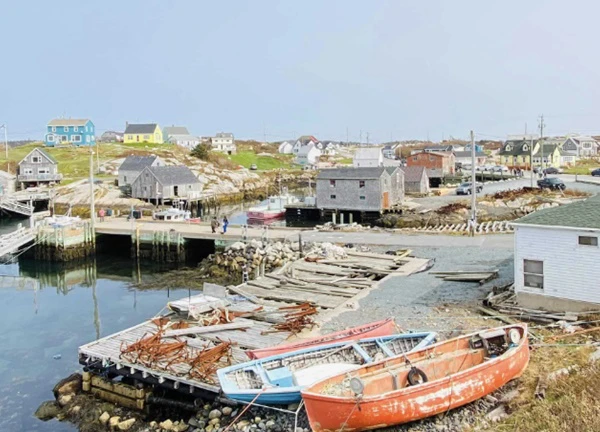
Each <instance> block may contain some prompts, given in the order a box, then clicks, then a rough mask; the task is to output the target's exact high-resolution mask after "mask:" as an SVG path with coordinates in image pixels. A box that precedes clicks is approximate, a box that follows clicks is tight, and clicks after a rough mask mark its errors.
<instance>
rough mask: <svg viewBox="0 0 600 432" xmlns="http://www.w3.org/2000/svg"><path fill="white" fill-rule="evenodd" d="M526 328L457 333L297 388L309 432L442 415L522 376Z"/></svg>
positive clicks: (379, 425) (378, 425)
mask: <svg viewBox="0 0 600 432" xmlns="http://www.w3.org/2000/svg"><path fill="white" fill-rule="evenodd" d="M528 362H529V344H528V341H527V326H526V325H525V324H518V325H511V326H505V327H498V328H495V329H491V330H487V331H483V332H479V333H473V334H470V335H466V336H461V337H458V338H455V339H450V340H448V341H443V342H439V343H437V344H434V345H431V346H429V347H426V348H423V349H420V350H416V351H413V352H412V353H409V354H406V355H400V356H398V357H395V358H392V359H386V360H383V361H381V362H377V363H374V364H370V365H366V366H362V367H361V368H359V369H356V370H354V371H351V372H347V373H344V371H341V372H340V373H339V374H338V375H336V376H333V377H330V378H328V379H325V380H322V381H320V382H318V383H316V384H314V385H312V386H310V387H307V388H305V389H304V390H303V391H302V397H303V398H304V403H305V405H306V412H307V414H308V419H309V422H310V426H311V428H312V430H313V431H314V432H334V431H337V432H341V431H353V432H354V431H362V430H370V429H379V428H383V427H387V426H393V425H397V424H401V423H407V422H411V421H414V420H419V419H423V418H425V417H430V416H433V415H436V414H439V413H443V412H447V411H448V410H450V409H453V408H457V407H459V406H462V405H465V404H467V403H469V402H473V401H475V400H477V399H479V398H481V397H484V396H485V395H487V394H489V393H491V392H493V391H494V390H497V389H498V388H500V387H502V386H503V385H505V384H506V383H507V382H509V381H510V380H512V379H514V378H518V377H519V376H521V374H522V373H523V371H524V370H525V368H526V367H527V364H528Z"/></svg>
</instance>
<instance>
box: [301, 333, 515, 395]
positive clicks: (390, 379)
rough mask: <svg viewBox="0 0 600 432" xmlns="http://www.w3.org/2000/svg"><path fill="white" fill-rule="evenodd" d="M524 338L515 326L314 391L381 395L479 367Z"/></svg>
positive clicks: (382, 365)
mask: <svg viewBox="0 0 600 432" xmlns="http://www.w3.org/2000/svg"><path fill="white" fill-rule="evenodd" d="M515 332H516V333H515ZM522 337H523V332H522V329H520V328H516V327H515V328H507V329H497V330H493V331H486V332H481V333H479V334H477V335H475V336H473V337H470V338H457V339H454V340H451V341H448V342H446V343H440V344H437V346H433V347H432V348H431V349H424V350H421V351H419V352H416V353H412V354H409V355H408V356H406V357H404V356H402V357H399V358H395V359H390V361H389V362H383V363H380V364H375V365H373V366H372V367H366V368H362V369H361V370H360V372H359V373H348V374H346V375H339V376H336V377H334V378H332V379H330V380H327V381H325V382H323V383H320V384H317V385H316V386H315V387H316V388H313V389H311V391H313V392H317V393H321V394H326V395H330V396H338V397H356V396H361V397H369V396H374V395H381V394H383V393H388V392H392V391H395V390H399V389H403V388H408V387H410V386H414V385H419V384H422V383H424V382H427V381H433V380H437V379H442V378H445V377H447V376H449V375H453V374H456V373H459V372H462V371H465V370H468V369H470V368H473V367H475V366H478V365H480V364H482V363H484V362H486V361H488V360H490V359H493V358H495V357H498V356H500V355H502V354H504V353H505V352H506V351H508V350H509V349H511V348H514V347H516V346H517V345H518V344H519V341H520V340H521V338H522ZM392 362H393V363H392Z"/></svg>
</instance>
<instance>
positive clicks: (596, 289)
mask: <svg viewBox="0 0 600 432" xmlns="http://www.w3.org/2000/svg"><path fill="white" fill-rule="evenodd" d="M579 236H597V237H600V231H585V230H568V229H560V228H555V227H552V228H535V227H525V226H518V227H515V292H516V293H517V294H518V293H528V294H536V295H544V296H548V297H557V298H562V299H568V300H575V301H583V302H590V303H600V265H599V263H600V247H598V246H582V245H579ZM525 259H531V260H536V261H543V262H544V289H536V288H526V287H525V286H524V281H523V279H524V278H523V260H525Z"/></svg>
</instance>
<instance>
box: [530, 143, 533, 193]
mask: <svg viewBox="0 0 600 432" xmlns="http://www.w3.org/2000/svg"><path fill="white" fill-rule="evenodd" d="M529 169H530V170H531V188H532V189H533V136H532V137H531V142H530V144H529Z"/></svg>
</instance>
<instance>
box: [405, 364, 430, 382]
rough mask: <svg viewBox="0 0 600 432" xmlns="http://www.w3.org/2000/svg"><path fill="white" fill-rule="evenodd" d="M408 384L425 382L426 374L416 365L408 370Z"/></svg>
mask: <svg viewBox="0 0 600 432" xmlns="http://www.w3.org/2000/svg"><path fill="white" fill-rule="evenodd" d="M407 378H408V384H409V385H411V386H414V385H419V384H423V383H426V382H427V375H425V372H423V371H422V370H421V369H419V368H417V367H414V366H413V367H412V368H410V371H408V377H407Z"/></svg>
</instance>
